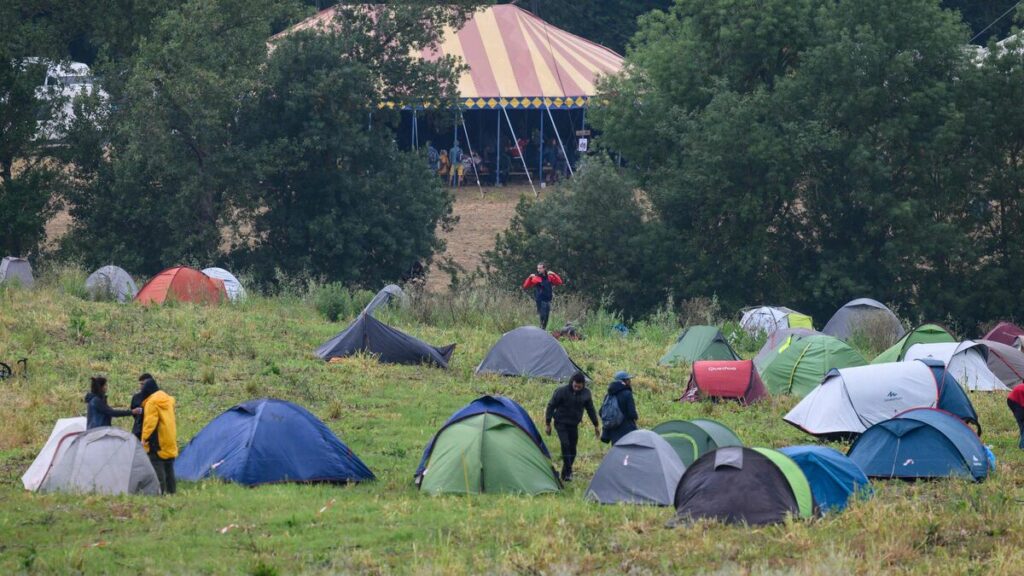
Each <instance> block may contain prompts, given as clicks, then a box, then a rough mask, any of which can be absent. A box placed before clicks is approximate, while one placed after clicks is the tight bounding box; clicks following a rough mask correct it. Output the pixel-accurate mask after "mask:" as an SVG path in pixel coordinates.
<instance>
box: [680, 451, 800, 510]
mask: <svg viewBox="0 0 1024 576" xmlns="http://www.w3.org/2000/svg"><path fill="white" fill-rule="evenodd" d="M675 507H676V521H678V522H688V521H693V520H699V519H701V518H712V519H717V520H720V521H722V522H725V523H728V524H739V523H746V524H750V525H761V524H774V523H777V522H782V521H784V520H785V519H786V517H787V516H794V517H798V518H810V517H811V516H813V515H814V497H813V495H812V493H811V487H810V485H809V484H808V483H807V478H806V477H805V476H804V473H803V472H802V471H801V470H800V467H799V466H797V465H796V463H795V462H793V461H792V460H790V459H789V457H788V456H785V455H784V454H782V453H781V452H776V451H775V450H768V449H766V448H743V447H740V446H730V447H727V448H719V449H718V450H715V451H714V452H708V453H707V454H705V455H703V456H701V457H700V458H699V459H698V460H697V461H696V462H694V463H693V465H692V466H690V467H689V468H687V469H686V472H685V473H684V474H683V477H682V479H681V480H679V486H678V487H677V488H676V495H675Z"/></svg>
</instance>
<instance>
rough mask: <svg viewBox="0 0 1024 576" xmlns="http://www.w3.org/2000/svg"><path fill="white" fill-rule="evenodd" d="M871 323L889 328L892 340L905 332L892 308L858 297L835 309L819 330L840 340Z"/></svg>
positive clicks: (900, 336) (897, 338)
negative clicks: (826, 322)
mask: <svg viewBox="0 0 1024 576" xmlns="http://www.w3.org/2000/svg"><path fill="white" fill-rule="evenodd" d="M873 324H877V325H878V326H880V327H883V328H887V329H889V330H891V331H892V341H893V342H895V341H896V340H899V339H900V338H902V337H903V335H904V334H906V333H907V331H906V329H904V328H903V324H901V323H900V319H899V318H897V317H896V315H895V314H893V313H892V310H889V309H888V308H886V306H885V304H882V303H881V302H879V301H877V300H872V299H871V298H858V299H856V300H851V301H849V302H847V303H846V304H844V305H843V307H842V308H840V309H839V310H836V313H835V314H833V315H832V318H830V319H829V321H828V324H825V327H824V328H822V329H821V332H822V333H823V334H828V335H829V336H835V337H836V338H839V339H840V340H846V339H848V338H849V337H850V336H853V335H854V334H856V333H857V332H858V331H859V330H863V329H866V328H868V327H869V326H871V325H873Z"/></svg>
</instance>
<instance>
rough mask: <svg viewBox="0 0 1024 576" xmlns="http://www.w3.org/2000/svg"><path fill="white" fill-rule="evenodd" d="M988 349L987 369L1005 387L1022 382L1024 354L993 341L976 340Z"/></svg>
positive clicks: (1023, 376) (1023, 378)
mask: <svg viewBox="0 0 1024 576" xmlns="http://www.w3.org/2000/svg"><path fill="white" fill-rule="evenodd" d="M978 344H983V345H984V346H985V347H986V348H988V369H989V370H991V371H992V373H993V374H995V375H996V378H999V380H1001V381H1002V382H1003V384H1005V385H1006V386H1007V387H1010V388H1013V387H1014V386H1016V385H1017V384H1020V383H1021V382H1022V381H1024V352H1021V351H1020V350H1017V349H1016V348H1014V347H1013V346H1007V345H1006V344H1001V343H999V342H996V341H994V340H978Z"/></svg>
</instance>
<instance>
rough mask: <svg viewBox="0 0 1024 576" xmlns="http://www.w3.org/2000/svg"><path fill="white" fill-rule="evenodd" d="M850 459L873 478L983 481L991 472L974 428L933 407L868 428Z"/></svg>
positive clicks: (855, 444)
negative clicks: (948, 478)
mask: <svg viewBox="0 0 1024 576" xmlns="http://www.w3.org/2000/svg"><path fill="white" fill-rule="evenodd" d="M849 456H850V459H851V460H853V461H854V462H855V463H856V464H857V465H858V466H860V467H861V469H862V470H864V472H865V473H866V474H867V475H868V476H871V477H872V478H903V479H915V478H944V477H947V476H953V477H958V478H965V479H968V480H976V481H981V480H984V479H985V477H986V476H988V472H989V461H988V454H987V453H986V452H985V446H984V445H983V444H982V443H981V439H979V438H978V435H977V434H975V433H974V430H971V429H970V428H968V427H967V426H966V425H965V424H964V423H963V422H961V421H960V419H959V418H956V417H955V416H953V415H952V414H948V413H946V412H943V411H941V410H935V409H931V408H918V409H915V410H908V411H906V412H904V413H902V414H900V415H898V416H896V417H895V418H892V419H890V420H884V421H882V422H879V423H877V424H875V425H874V426H872V427H871V428H868V429H867V430H866V431H865V432H864V433H863V434H861V436H860V438H858V439H857V441H856V442H854V443H853V446H851V447H850V452H849Z"/></svg>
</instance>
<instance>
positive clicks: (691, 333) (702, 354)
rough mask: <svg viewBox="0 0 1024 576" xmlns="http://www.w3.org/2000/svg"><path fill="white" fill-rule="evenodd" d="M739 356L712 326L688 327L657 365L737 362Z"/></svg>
mask: <svg viewBox="0 0 1024 576" xmlns="http://www.w3.org/2000/svg"><path fill="white" fill-rule="evenodd" d="M739 359H740V357H739V354H736V352H734V351H733V349H732V346H729V342H728V341H727V340H726V339H725V336H723V335H722V332H721V331H720V330H719V329H718V328H716V327H714V326H690V327H689V328H687V329H686V330H683V333H682V334H680V335H679V339H678V340H676V343H675V344H673V345H672V346H671V347H670V348H669V349H668V352H666V353H665V355H664V356H662V357H661V360H660V361H659V364H661V365H662V366H671V365H674V364H679V363H680V362H690V363H692V362H696V361H697V360H739Z"/></svg>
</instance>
